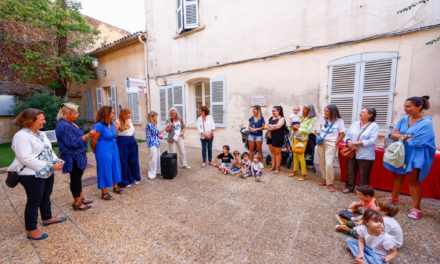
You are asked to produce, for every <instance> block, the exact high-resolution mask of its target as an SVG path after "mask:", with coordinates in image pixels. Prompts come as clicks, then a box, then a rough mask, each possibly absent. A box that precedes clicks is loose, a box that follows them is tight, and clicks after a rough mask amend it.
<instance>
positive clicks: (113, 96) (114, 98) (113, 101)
mask: <svg viewBox="0 0 440 264" xmlns="http://www.w3.org/2000/svg"><path fill="white" fill-rule="evenodd" d="M110 105H111V106H112V107H113V109H114V110H115V116H116V117H117V116H118V114H119V107H118V90H117V89H116V86H115V85H113V86H110Z"/></svg>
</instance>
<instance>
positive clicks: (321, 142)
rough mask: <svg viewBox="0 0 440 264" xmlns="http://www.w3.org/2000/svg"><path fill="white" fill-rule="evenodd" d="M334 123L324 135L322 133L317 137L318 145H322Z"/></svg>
mask: <svg viewBox="0 0 440 264" xmlns="http://www.w3.org/2000/svg"><path fill="white" fill-rule="evenodd" d="M333 124H334V123H331V124H330V126H329V127H328V128H327V130H326V131H325V133H324V136H322V137H321V134H319V135H318V136H317V137H316V145H322V144H324V139H325V137H326V136H327V134H328V132H330V130H331V129H332V127H333Z"/></svg>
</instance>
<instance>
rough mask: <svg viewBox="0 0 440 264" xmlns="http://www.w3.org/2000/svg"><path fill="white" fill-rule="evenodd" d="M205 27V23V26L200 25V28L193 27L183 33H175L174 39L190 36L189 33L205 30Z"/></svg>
mask: <svg viewBox="0 0 440 264" xmlns="http://www.w3.org/2000/svg"><path fill="white" fill-rule="evenodd" d="M204 29H205V26H204V25H203V26H200V27H198V28H195V29H191V30H189V31H185V32H182V33H180V34H177V35H175V36H174V37H173V39H180V38H183V37H186V36H188V35H191V34H193V33H196V32H199V31H202V30H204Z"/></svg>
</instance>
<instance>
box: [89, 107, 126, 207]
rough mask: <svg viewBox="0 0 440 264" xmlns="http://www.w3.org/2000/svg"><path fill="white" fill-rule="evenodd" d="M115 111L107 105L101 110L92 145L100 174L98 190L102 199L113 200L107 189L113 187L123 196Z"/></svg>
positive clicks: (97, 118)
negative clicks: (114, 120) (114, 121)
mask: <svg viewBox="0 0 440 264" xmlns="http://www.w3.org/2000/svg"><path fill="white" fill-rule="evenodd" d="M114 118H115V111H114V109H113V107H111V106H108V105H105V106H102V107H101V108H99V110H98V114H97V115H96V124H95V126H94V130H95V131H96V133H95V134H94V135H93V136H92V140H91V141H90V144H91V145H92V149H93V151H94V152H95V157H96V167H97V174H98V188H99V189H101V198H102V199H103V200H111V199H112V196H111V195H110V194H109V193H108V191H107V188H110V187H113V191H114V192H115V193H118V194H121V193H122V189H121V188H119V185H118V184H119V182H120V181H121V163H120V160H119V151H118V145H117V144H116V137H117V132H116V127H115V125H114V124H113V119H114Z"/></svg>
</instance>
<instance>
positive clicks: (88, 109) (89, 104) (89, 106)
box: [84, 90, 94, 121]
mask: <svg viewBox="0 0 440 264" xmlns="http://www.w3.org/2000/svg"><path fill="white" fill-rule="evenodd" d="M84 101H85V102H84V106H85V109H84V110H85V115H86V118H87V120H88V121H93V120H94V118H93V100H92V93H91V92H90V91H88V90H87V91H84Z"/></svg>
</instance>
